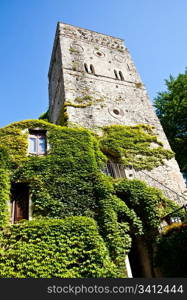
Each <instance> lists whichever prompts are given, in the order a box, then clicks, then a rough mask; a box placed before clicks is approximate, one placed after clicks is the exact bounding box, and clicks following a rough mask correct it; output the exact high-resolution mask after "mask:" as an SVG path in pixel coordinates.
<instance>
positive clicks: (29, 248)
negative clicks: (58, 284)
mask: <svg viewBox="0 0 187 300" xmlns="http://www.w3.org/2000/svg"><path fill="white" fill-rule="evenodd" d="M84 100H85V101H86V99H84ZM87 100H88V101H89V99H87ZM80 103H81V102H80ZM36 128H40V129H43V130H46V132H47V135H46V136H47V143H48V145H49V148H48V151H47V155H42V156H36V155H29V154H28V133H29V131H28V130H29V129H36ZM103 130H104V136H102V137H98V136H96V135H95V134H94V133H93V132H91V131H90V130H87V129H85V128H67V127H62V126H57V125H54V124H51V123H48V122H46V121H44V120H26V121H22V122H16V123H13V124H10V125H9V126H6V127H4V128H2V129H0V163H1V164H0V169H1V170H0V171H1V172H0V209H1V213H0V226H2V227H3V228H4V229H3V238H2V240H1V254H2V255H1V258H0V269H1V267H2V271H0V272H1V273H0V274H1V276H2V277H3V276H4V277H17V278H19V277H24V276H26V277H45V276H46V277H49V278H50V277H66V276H67V277H87V276H88V277H89V276H90V277H99V276H100V277H110V276H111V277H126V276H127V274H126V268H125V255H126V254H127V253H128V252H129V251H130V247H131V238H132V236H136V235H137V236H138V235H142V234H144V235H145V236H148V237H149V236H151V241H153V240H154V238H155V237H156V236H157V235H158V226H159V225H160V217H162V216H164V215H166V214H167V213H169V212H171V211H172V209H173V208H174V207H176V206H177V205H175V204H174V202H172V201H169V200H168V199H166V198H165V197H164V196H163V194H162V193H161V192H160V191H159V190H157V189H154V188H151V187H149V186H147V185H146V184H145V183H143V182H141V181H138V180H126V179H121V180H113V179H112V178H111V177H109V176H106V175H105V174H103V173H102V172H101V170H102V169H103V168H104V166H105V164H106V162H107V160H108V159H111V158H112V159H113V160H114V161H117V162H121V163H123V164H125V165H133V166H134V167H135V168H139V169H141V168H148V169H150V168H153V167H155V166H157V165H159V164H161V163H163V159H165V158H170V157H172V156H173V154H172V153H171V152H170V151H168V150H164V149H163V148H162V145H161V143H160V142H159V141H158V140H157V138H156V137H155V136H153V135H152V128H151V127H149V126H146V125H141V126H131V127H129V126H110V127H105V128H104V129H103ZM152 143H154V145H155V144H156V145H157V146H158V147H157V148H155V147H154V148H151V146H152ZM138 155H140V156H141V157H143V159H140V158H139V156H138ZM152 155H154V157H153V158H152ZM146 157H147V160H146ZM10 183H25V184H27V186H28V187H29V191H30V195H31V200H32V217H33V221H32V222H25V223H20V224H19V225H14V226H11V227H6V225H7V220H8V219H7V218H8V200H9V197H10ZM67 217H68V218H67ZM57 219H58V220H57ZM79 223H80V226H79ZM96 224H97V225H96ZM55 226H56V227H55ZM97 226H98V227H97ZM54 227H55V228H56V229H55V230H56V232H57V233H56V235H55V230H53V229H54ZM40 232H42V234H40ZM37 233H38V234H37ZM70 233H71V234H70ZM74 233H75V237H77V238H76V245H74V244H73V242H72V244H71V242H70V247H69V246H68V245H69V244H68V243H69V242H68V240H69V241H73V236H74ZM54 236H56V238H55V239H53V237H54ZM62 236H64V237H63V238H62V245H59V244H58V243H57V240H60V239H61V237H62ZM66 236H67V237H68V239H67V238H65V237H66ZM48 241H49V243H48ZM50 245H51V246H50ZM88 245H92V246H93V248H91V249H92V250H93V251H92V250H88V248H89V247H88ZM74 246H75V247H74ZM68 247H69V248H68ZM94 247H95V248H94ZM45 249H46V251H45ZM53 249H54V251H55V252H53ZM73 249H75V252H73V251H74V250H73ZM89 249H90V248H89ZM87 250H88V252H87ZM89 251H91V252H89ZM77 253H78V254H77ZM79 253H80V255H83V254H85V256H84V255H83V256H81V258H80V262H82V264H77V262H76V257H77V255H79ZM81 253H82V254H81ZM94 253H95V254H94ZM26 254H28V258H27V255H26ZM94 255H95V256H94ZM5 262H6V263H5ZM88 262H89V263H88ZM51 266H52V267H51ZM99 270H100V271H99Z"/></svg>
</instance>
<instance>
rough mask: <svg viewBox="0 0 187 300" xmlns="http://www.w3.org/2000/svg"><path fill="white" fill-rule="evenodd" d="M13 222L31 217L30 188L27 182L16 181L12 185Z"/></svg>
mask: <svg viewBox="0 0 187 300" xmlns="http://www.w3.org/2000/svg"><path fill="white" fill-rule="evenodd" d="M11 202H12V212H11V217H12V223H13V224H14V223H16V222H18V221H20V220H22V219H26V220H28V219H29V188H28V185H27V184H26V183H15V184H13V185H12V187H11Z"/></svg>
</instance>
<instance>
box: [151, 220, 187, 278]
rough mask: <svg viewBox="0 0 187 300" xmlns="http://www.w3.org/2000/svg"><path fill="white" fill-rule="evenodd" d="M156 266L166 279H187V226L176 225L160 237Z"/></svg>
mask: <svg viewBox="0 0 187 300" xmlns="http://www.w3.org/2000/svg"><path fill="white" fill-rule="evenodd" d="M155 265H156V266H157V267H159V268H160V269H161V271H162V274H163V276H165V277H187V225H186V224H180V225H176V224H175V225H174V226H171V227H170V229H169V228H168V230H167V231H166V232H165V233H163V234H162V235H161V236H160V237H159V239H158V241H157V252H156V256H155Z"/></svg>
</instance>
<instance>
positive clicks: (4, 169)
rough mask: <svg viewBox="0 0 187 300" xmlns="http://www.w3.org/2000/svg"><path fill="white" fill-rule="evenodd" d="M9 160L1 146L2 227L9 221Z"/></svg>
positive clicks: (0, 205)
mask: <svg viewBox="0 0 187 300" xmlns="http://www.w3.org/2000/svg"><path fill="white" fill-rule="evenodd" d="M8 162H9V158H8V155H7V152H6V149H4V148H2V147H0V228H2V227H3V226H4V225H6V224H7V223H8V221H9V219H8V217H9V213H8V201H9V194H10V180H9V170H8Z"/></svg>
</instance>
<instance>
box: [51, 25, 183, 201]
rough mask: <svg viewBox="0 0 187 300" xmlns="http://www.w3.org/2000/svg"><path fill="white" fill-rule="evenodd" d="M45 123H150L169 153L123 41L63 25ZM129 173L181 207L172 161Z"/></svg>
mask: <svg viewBox="0 0 187 300" xmlns="http://www.w3.org/2000/svg"><path fill="white" fill-rule="evenodd" d="M64 116H65V117H64ZM66 116H68V119H66ZM65 119H66V120H65ZM49 120H50V122H52V123H55V124H63V122H64V121H66V123H67V126H72V125H76V124H77V125H78V126H82V127H86V128H91V129H93V130H96V131H97V130H98V128H99V127H102V126H105V125H112V124H120V125H136V124H150V125H153V126H154V127H155V133H156V134H157V136H158V137H159V139H160V140H161V141H162V142H163V144H164V146H165V148H167V149H170V146H169V143H168V141H167V138H166V136H165V134H164V131H163V129H162V127H161V125H160V122H159V120H158V118H157V116H156V114H155V112H154V110H153V107H152V105H151V103H150V101H149V98H148V95H147V92H146V89H145V86H144V84H143V83H142V81H141V79H140V76H139V74H138V72H137V70H136V68H135V65H134V63H133V61H132V59H131V56H130V54H129V52H128V49H127V48H126V47H125V46H124V44H123V40H122V39H120V38H115V37H112V36H108V35H104V34H101V33H97V32H94V31H90V30H87V29H83V28H79V27H75V26H72V25H68V24H64V23H61V22H60V23H58V25H57V31H56V36H55V41H54V46H53V52H52V57H51V62H50V68H49ZM130 172H131V173H132V174H130V175H131V178H139V179H142V180H145V181H147V182H148V183H149V184H150V185H153V186H156V187H159V188H161V189H162V190H163V191H164V192H165V194H166V195H167V196H169V197H170V198H171V199H174V200H175V201H178V202H179V203H180V204H183V203H184V201H185V200H184V198H183V196H182V197H179V195H182V194H183V192H184V190H185V183H184V180H183V177H182V175H181V173H180V170H179V167H178V164H177V162H176V161H175V159H171V160H169V161H166V162H165V165H163V166H160V167H157V168H155V169H153V170H152V171H151V172H146V171H145V172H143V171H139V172H135V171H134V170H131V171H130ZM127 174H128V175H129V173H128V172H127ZM127 177H128V176H127Z"/></svg>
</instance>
